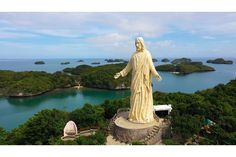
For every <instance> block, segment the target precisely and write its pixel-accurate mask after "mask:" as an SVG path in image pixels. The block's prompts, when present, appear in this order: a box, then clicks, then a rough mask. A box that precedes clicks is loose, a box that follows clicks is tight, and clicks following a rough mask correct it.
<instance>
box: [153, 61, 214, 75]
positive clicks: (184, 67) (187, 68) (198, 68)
mask: <svg viewBox="0 0 236 157" xmlns="http://www.w3.org/2000/svg"><path fill="white" fill-rule="evenodd" d="M156 69H157V70H158V71H167V72H173V73H174V74H190V73H194V72H209V71H215V69H214V68H213V67H210V66H207V65H203V64H202V62H189V63H180V64H177V65H175V64H164V65H159V66H157V67H156Z"/></svg>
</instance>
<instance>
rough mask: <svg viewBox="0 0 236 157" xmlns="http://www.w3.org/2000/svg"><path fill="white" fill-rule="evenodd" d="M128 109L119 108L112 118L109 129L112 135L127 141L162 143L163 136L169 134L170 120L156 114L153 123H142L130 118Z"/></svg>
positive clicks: (121, 140) (119, 139)
mask: <svg viewBox="0 0 236 157" xmlns="http://www.w3.org/2000/svg"><path fill="white" fill-rule="evenodd" d="M128 113H129V110H128V109H119V110H118V111H117V114H116V115H115V116H114V117H113V118H112V120H111V122H110V125H109V130H110V133H111V134H112V136H113V137H114V138H115V139H116V140H118V141H120V142H125V143H132V142H136V141H138V142H143V143H144V144H160V143H161V139H162V136H163V135H165V134H169V131H166V130H169V129H167V128H169V127H170V125H169V122H168V121H165V120H164V119H160V118H158V117H156V116H155V114H154V116H155V120H154V121H153V122H151V123H146V124H140V123H134V122H131V121H129V120H128Z"/></svg>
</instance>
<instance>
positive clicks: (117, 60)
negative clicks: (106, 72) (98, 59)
mask: <svg viewBox="0 0 236 157" xmlns="http://www.w3.org/2000/svg"><path fill="white" fill-rule="evenodd" d="M105 61H106V62H107V63H112V62H124V61H125V60H123V59H105Z"/></svg>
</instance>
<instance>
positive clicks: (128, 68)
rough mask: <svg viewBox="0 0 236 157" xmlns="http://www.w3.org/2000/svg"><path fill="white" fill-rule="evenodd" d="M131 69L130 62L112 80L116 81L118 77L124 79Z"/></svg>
mask: <svg viewBox="0 0 236 157" xmlns="http://www.w3.org/2000/svg"><path fill="white" fill-rule="evenodd" d="M131 69H132V65H131V60H130V61H129V63H128V64H127V65H126V67H125V68H124V69H123V70H121V71H120V72H118V73H116V75H115V76H114V78H115V79H118V78H119V77H120V76H122V77H125V76H126V75H127V74H128V73H129V72H130V70H131Z"/></svg>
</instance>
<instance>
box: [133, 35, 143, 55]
mask: <svg viewBox="0 0 236 157" xmlns="http://www.w3.org/2000/svg"><path fill="white" fill-rule="evenodd" d="M135 46H136V51H138V52H139V51H143V50H144V49H145V45H144V40H143V38H142V37H137V38H136V39H135Z"/></svg>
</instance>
